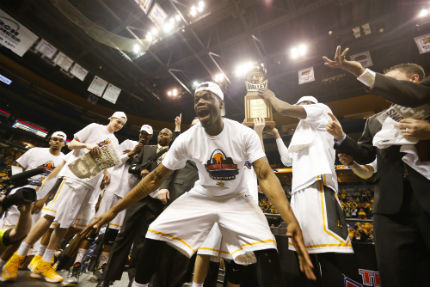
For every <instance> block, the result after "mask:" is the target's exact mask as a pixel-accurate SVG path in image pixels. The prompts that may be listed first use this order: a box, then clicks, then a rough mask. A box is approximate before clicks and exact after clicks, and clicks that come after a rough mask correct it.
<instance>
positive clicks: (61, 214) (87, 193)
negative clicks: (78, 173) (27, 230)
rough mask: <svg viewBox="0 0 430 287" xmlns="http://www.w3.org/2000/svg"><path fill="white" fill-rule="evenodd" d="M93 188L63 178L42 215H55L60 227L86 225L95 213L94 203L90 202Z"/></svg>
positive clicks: (81, 226) (80, 226)
mask: <svg viewBox="0 0 430 287" xmlns="http://www.w3.org/2000/svg"><path fill="white" fill-rule="evenodd" d="M93 190H94V189H93V188H92V187H90V186H88V185H86V184H83V183H80V182H79V181H75V180H71V179H69V178H67V177H65V178H64V179H63V182H62V183H61V185H60V187H59V188H58V190H57V193H56V194H55V196H54V198H53V199H52V200H51V201H49V202H48V203H47V204H46V205H45V206H44V207H43V208H42V216H44V215H50V216H53V217H54V218H55V219H54V222H55V223H56V224H57V225H58V226H59V227H60V228H69V227H70V226H72V225H74V227H77V228H83V227H85V226H86V225H87V224H88V223H89V221H90V219H91V218H92V217H93V215H94V207H93V204H91V203H90V202H89V199H90V197H91V193H92V192H93Z"/></svg>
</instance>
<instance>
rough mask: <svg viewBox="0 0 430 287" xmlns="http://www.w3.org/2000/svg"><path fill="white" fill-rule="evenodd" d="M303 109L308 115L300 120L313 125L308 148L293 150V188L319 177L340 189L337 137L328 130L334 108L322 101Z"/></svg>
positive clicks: (300, 187)
mask: <svg viewBox="0 0 430 287" xmlns="http://www.w3.org/2000/svg"><path fill="white" fill-rule="evenodd" d="M303 108H304V109H305V111H306V114H307V116H306V118H305V119H302V120H300V122H302V121H303V122H305V123H306V124H307V125H308V126H310V136H311V137H312V138H311V139H310V140H311V141H310V144H309V145H308V146H307V147H304V148H302V149H300V150H298V151H296V152H291V153H290V156H291V158H292V163H293V180H292V188H291V191H292V192H293V193H294V192H295V191H297V190H301V189H304V188H306V187H308V186H309V185H311V184H313V183H314V182H315V181H316V180H323V181H324V185H325V186H328V187H330V188H332V189H333V190H334V191H337V176H336V170H335V164H334V163H335V158H336V152H335V150H334V147H333V145H334V139H333V136H332V135H331V134H329V133H328V132H327V131H326V126H327V124H328V122H329V121H330V117H329V115H328V113H331V112H332V111H331V110H330V108H329V107H328V106H326V105H324V104H321V103H317V104H311V105H304V106H303ZM299 124H300V123H299ZM296 132H297V131H296Z"/></svg>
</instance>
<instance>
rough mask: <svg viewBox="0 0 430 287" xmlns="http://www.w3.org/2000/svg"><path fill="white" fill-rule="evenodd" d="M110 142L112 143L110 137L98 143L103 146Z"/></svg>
mask: <svg viewBox="0 0 430 287" xmlns="http://www.w3.org/2000/svg"><path fill="white" fill-rule="evenodd" d="M108 144H110V140H109V139H105V140H104V141H102V142H99V143H98V144H97V145H98V146H99V147H103V146H105V145H108Z"/></svg>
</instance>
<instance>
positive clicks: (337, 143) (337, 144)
mask: <svg viewBox="0 0 430 287" xmlns="http://www.w3.org/2000/svg"><path fill="white" fill-rule="evenodd" d="M345 139H346V134H344V135H343V138H341V139H340V140H337V139H334V144H335V145H336V146H339V145H341V144H342V143H343V141H344V140H345Z"/></svg>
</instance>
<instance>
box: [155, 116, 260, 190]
mask: <svg viewBox="0 0 430 287" xmlns="http://www.w3.org/2000/svg"><path fill="white" fill-rule="evenodd" d="M222 121H223V123H224V128H223V130H222V131H221V132H220V133H219V134H218V135H216V136H210V135H208V134H207V133H206V131H205V129H204V128H203V126H202V125H201V124H200V123H198V124H197V125H195V126H193V127H191V128H190V129H188V130H187V131H185V132H184V133H182V134H181V135H180V136H178V137H177V138H176V139H175V141H174V142H173V144H172V146H171V148H170V149H169V151H168V152H167V154H166V157H165V158H164V160H163V162H162V163H163V165H164V166H165V167H166V168H168V169H171V170H176V169H181V168H183V167H185V164H186V161H187V160H191V161H194V162H195V164H196V166H197V168H198V172H199V179H198V180H197V181H196V183H195V184H194V187H193V188H192V189H191V191H190V192H198V193H201V194H205V195H208V196H223V195H227V194H232V193H238V192H241V191H242V190H241V189H243V188H245V186H246V185H244V184H242V181H243V179H244V176H243V174H244V173H243V168H244V164H245V161H246V160H248V161H249V162H251V163H253V162H255V161H256V160H258V159H260V158H262V157H265V156H266V154H265V153H264V151H263V149H262V147H261V143H260V139H259V138H258V135H257V133H256V132H255V131H254V130H252V129H250V128H249V127H246V126H244V125H242V124H240V123H238V122H236V121H233V120H230V119H226V118H223V119H222Z"/></svg>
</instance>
